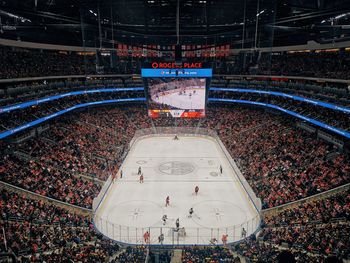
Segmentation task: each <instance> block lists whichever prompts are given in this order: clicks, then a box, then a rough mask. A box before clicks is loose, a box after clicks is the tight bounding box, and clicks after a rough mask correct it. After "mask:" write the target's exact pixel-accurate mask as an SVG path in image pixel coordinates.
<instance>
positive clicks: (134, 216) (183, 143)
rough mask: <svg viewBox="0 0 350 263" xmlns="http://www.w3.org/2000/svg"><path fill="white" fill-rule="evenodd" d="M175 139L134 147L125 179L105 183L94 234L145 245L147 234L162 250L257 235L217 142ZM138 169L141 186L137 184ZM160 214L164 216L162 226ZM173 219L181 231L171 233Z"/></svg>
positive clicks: (255, 218)
mask: <svg viewBox="0 0 350 263" xmlns="http://www.w3.org/2000/svg"><path fill="white" fill-rule="evenodd" d="M179 137H180V139H179V140H173V136H164V135H163V136H161V135H160V136H157V135H152V136H145V137H141V138H138V139H137V140H136V141H135V143H133V146H132V148H131V149H130V151H129V153H128V155H127V156H126V158H125V161H124V163H123V165H122V167H121V169H122V171H123V178H118V179H117V180H115V182H113V183H110V184H108V189H107V190H106V193H105V195H104V196H103V199H102V201H101V202H100V203H99V204H98V208H97V209H96V211H95V214H94V224H95V226H96V228H97V229H98V231H100V232H101V233H102V234H104V235H105V236H107V237H109V238H111V239H113V240H116V241H118V242H122V243H128V244H145V240H144V238H143V235H144V233H145V232H146V231H148V232H149V233H150V244H154V245H156V244H160V243H159V242H158V237H159V235H160V234H163V235H164V242H163V244H166V245H173V244H181V245H192V244H203V245H206V244H210V243H211V242H216V241H215V239H216V240H217V244H222V241H221V237H222V235H223V234H227V235H228V238H227V240H228V242H235V241H238V240H241V239H242V238H244V236H242V230H243V228H244V229H245V231H246V236H248V235H249V234H251V233H253V232H255V231H256V229H257V228H258V226H259V222H260V220H259V211H258V210H257V209H256V207H255V206H254V204H253V203H252V202H251V200H249V198H248V196H247V193H246V192H245V190H244V187H242V184H241V182H240V180H238V177H237V175H236V173H235V171H234V169H233V168H232V167H231V165H230V163H229V161H228V159H227V158H226V155H225V154H224V152H223V151H222V148H221V147H220V146H219V144H218V143H217V141H216V140H215V139H213V138H211V137H209V136H179ZM220 165H221V166H222V167H223V173H222V174H221V173H220V169H219V167H220ZM138 167H141V169H142V173H143V176H144V183H140V182H139V175H138ZM196 186H198V187H199V193H198V195H195V193H194V189H195V187H196ZM167 196H169V197H170V206H169V207H166V206H165V199H166V197H167ZM191 207H192V208H193V210H194V213H193V215H192V217H191V218H190V217H188V216H189V213H188V211H189V209H190V208H191ZM163 215H167V217H168V220H167V222H166V224H165V225H164V224H163V221H162V217H163ZM177 218H179V221H180V228H181V230H180V231H178V229H176V228H175V221H176V219H177ZM243 232H244V231H243Z"/></svg>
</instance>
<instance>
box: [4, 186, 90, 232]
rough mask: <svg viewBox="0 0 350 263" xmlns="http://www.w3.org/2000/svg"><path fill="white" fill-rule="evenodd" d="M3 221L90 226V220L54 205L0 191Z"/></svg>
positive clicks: (23, 195)
mask: <svg viewBox="0 0 350 263" xmlns="http://www.w3.org/2000/svg"><path fill="white" fill-rule="evenodd" d="M0 208H1V215H0V216H1V217H0V218H1V220H3V221H6V220H19V221H28V222H37V223H45V224H47V225H56V224H58V225H64V226H84V227H88V226H89V225H90V220H89V218H87V217H85V216H81V215H79V214H76V213H74V212H71V211H68V210H67V209H64V208H61V207H59V206H57V205H55V204H53V203H47V202H44V201H43V200H35V199H31V198H28V197H27V196H26V195H25V194H24V193H23V194H19V193H15V192H9V191H8V190H5V189H1V190H0Z"/></svg>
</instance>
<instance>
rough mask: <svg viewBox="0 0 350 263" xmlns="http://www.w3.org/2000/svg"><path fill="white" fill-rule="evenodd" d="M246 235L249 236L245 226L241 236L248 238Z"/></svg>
mask: <svg viewBox="0 0 350 263" xmlns="http://www.w3.org/2000/svg"><path fill="white" fill-rule="evenodd" d="M246 236H247V231H246V230H245V229H244V227H243V229H242V234H241V237H242V238H246Z"/></svg>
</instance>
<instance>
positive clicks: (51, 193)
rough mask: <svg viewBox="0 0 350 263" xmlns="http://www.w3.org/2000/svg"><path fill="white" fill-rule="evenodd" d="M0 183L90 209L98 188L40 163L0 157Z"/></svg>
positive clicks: (11, 157)
mask: <svg viewBox="0 0 350 263" xmlns="http://www.w3.org/2000/svg"><path fill="white" fill-rule="evenodd" d="M2 162H3V165H1V166H0V170H1V172H0V180H2V181H4V182H7V183H10V184H13V185H16V186H19V187H21V188H23V189H26V190H28V191H32V192H34V193H37V194H40V195H43V196H47V197H50V198H53V199H57V200H60V201H63V202H66V203H69V204H72V205H78V206H81V207H86V208H91V205H92V200H93V198H94V197H95V196H97V194H98V193H99V191H100V189H101V185H100V184H97V183H94V182H93V181H91V180H85V179H83V178H81V177H76V176H74V175H73V174H71V173H69V172H67V171H63V170H61V169H59V168H55V167H53V166H52V165H48V164H45V163H43V162H40V161H35V160H30V161H29V162H27V161H23V160H21V159H19V158H17V157H15V156H12V155H4V156H3V160H2Z"/></svg>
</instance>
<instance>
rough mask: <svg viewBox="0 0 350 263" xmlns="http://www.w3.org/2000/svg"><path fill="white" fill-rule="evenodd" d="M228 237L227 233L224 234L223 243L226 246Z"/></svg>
mask: <svg viewBox="0 0 350 263" xmlns="http://www.w3.org/2000/svg"><path fill="white" fill-rule="evenodd" d="M227 237H228V235H227V234H223V235H222V237H221V241H222V244H223V245H224V246H226V244H227Z"/></svg>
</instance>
